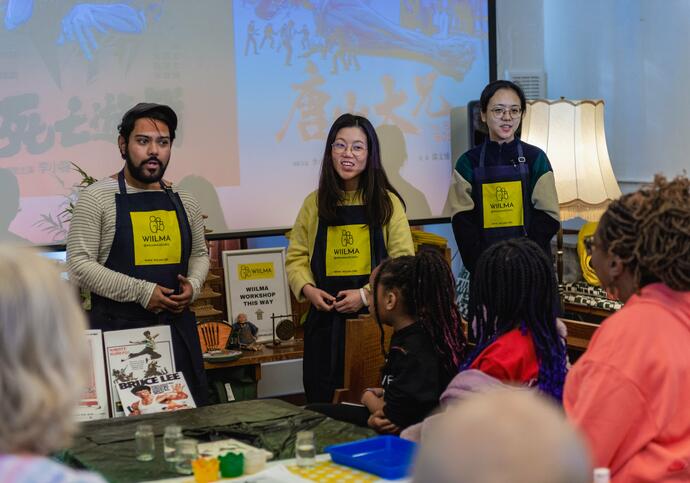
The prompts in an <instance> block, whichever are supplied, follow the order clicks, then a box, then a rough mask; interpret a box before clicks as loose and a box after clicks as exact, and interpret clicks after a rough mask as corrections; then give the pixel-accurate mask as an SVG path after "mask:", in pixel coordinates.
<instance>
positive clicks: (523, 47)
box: [477, 0, 550, 98]
mask: <svg viewBox="0 0 690 483" xmlns="http://www.w3.org/2000/svg"><path fill="white" fill-rule="evenodd" d="M549 1H550V0H549ZM543 10H544V1H543V0H520V1H516V0H496V67H497V69H496V71H497V73H498V77H499V79H502V78H504V77H505V72H506V71H507V70H509V69H518V70H544V16H543V14H542V12H543ZM477 98H479V93H477Z"/></svg>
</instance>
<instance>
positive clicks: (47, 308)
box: [0, 245, 103, 483]
mask: <svg viewBox="0 0 690 483" xmlns="http://www.w3.org/2000/svg"><path fill="white" fill-rule="evenodd" d="M69 291H70V290H69V287H68V285H67V283H66V282H64V281H63V280H62V279H61V277H60V273H59V272H58V270H57V268H56V267H54V266H53V264H52V262H50V261H48V260H47V259H44V258H42V257H41V256H40V255H38V254H37V253H35V252H34V251H32V250H29V249H26V248H17V247H10V246H5V245H1V246H0V388H1V389H0V414H2V415H3V416H2V417H0V481H2V482H3V483H23V482H27V483H28V482H31V483H41V482H51V483H76V482H80V483H97V482H103V480H102V479H101V478H100V477H99V476H98V475H95V474H92V473H87V472H80V471H74V470H71V469H69V468H67V467H65V466H62V465H60V464H59V463H57V462H55V461H52V460H50V459H49V458H47V457H46V456H47V455H49V454H50V453H52V452H54V451H57V450H59V449H63V448H65V447H66V446H67V445H69V443H70V440H71V437H72V434H73V432H74V431H75V423H74V420H73V414H74V409H75V407H76V404H77V402H78V400H79V396H80V393H81V388H82V387H83V385H84V383H85V382H86V375H87V374H86V372H87V369H86V368H87V367H88V353H87V346H86V339H85V337H84V330H85V329H86V321H85V319H84V315H83V313H82V310H81V308H80V306H79V304H78V303H77V299H76V295H74V296H69V293H68V292H69ZM66 293H68V296H66Z"/></svg>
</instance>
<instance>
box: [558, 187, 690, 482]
mask: <svg viewBox="0 0 690 483" xmlns="http://www.w3.org/2000/svg"><path fill="white" fill-rule="evenodd" d="M587 242H588V243H586V245H587V246H588V247H589V251H590V253H591V256H592V265H593V267H594V269H595V270H596V272H597V276H598V277H599V280H600V281H601V283H602V285H603V286H604V287H605V288H606V289H607V290H608V291H609V292H610V293H611V294H612V295H614V296H616V297H617V298H619V299H620V300H621V301H623V302H625V306H624V307H623V308H622V309H621V310H619V311H618V312H617V313H615V314H614V315H612V316H611V317H609V318H608V319H606V320H605V321H604V322H603V323H602V325H601V327H600V328H599V329H597V331H596V333H595V334H594V337H592V340H591V342H590V344H589V347H588V349H587V351H586V352H585V353H584V355H583V356H582V357H581V358H580V359H579V360H578V361H577V363H576V364H575V365H574V366H573V368H572V369H571V370H570V372H569V374H568V376H567V378H566V384H565V389H564V396H563V405H564V407H565V410H566V413H567V415H568V418H569V419H570V421H571V422H572V423H574V424H575V425H576V426H577V427H579V429H580V430H581V431H582V432H583V434H584V435H585V437H586V439H587V440H588V442H589V445H590V449H591V452H592V457H593V459H594V465H595V466H605V467H608V468H610V470H611V476H612V478H611V479H612V481H613V482H614V483H615V482H632V481H634V482H652V481H654V482H659V481H662V482H663V481H666V482H670V481H690V409H689V408H690V406H689V403H688V401H690V384H689V383H688V378H689V377H690V350H688V348H689V347H690V180H688V178H686V177H677V178H676V179H674V180H672V181H667V180H666V179H665V178H664V177H662V176H656V178H655V179H654V182H653V183H652V184H651V185H650V186H648V187H645V188H643V189H641V190H640V191H637V192H635V193H631V194H627V195H624V196H622V197H621V198H620V199H619V200H616V201H614V202H612V203H611V204H610V205H609V207H608V209H607V210H606V212H605V213H604V215H603V216H602V217H601V221H600V222H599V226H598V228H597V231H596V233H595V234H594V237H593V238H592V239H589V240H587Z"/></svg>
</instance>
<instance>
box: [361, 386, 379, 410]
mask: <svg viewBox="0 0 690 483" xmlns="http://www.w3.org/2000/svg"><path fill="white" fill-rule="evenodd" d="M382 398H383V388H381V387H371V388H368V389H367V390H366V391H364V392H363V393H362V399H361V400H360V402H361V403H362V404H364V405H365V406H366V407H369V404H377V403H378V401H379V400H381V399H382ZM367 403H369V404H367Z"/></svg>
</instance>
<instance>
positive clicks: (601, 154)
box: [521, 99, 621, 221]
mask: <svg viewBox="0 0 690 483" xmlns="http://www.w3.org/2000/svg"><path fill="white" fill-rule="evenodd" d="M521 138H522V140H523V141H525V142H526V143H529V144H533V145H535V146H538V147H540V148H541V149H542V150H544V152H545V153H546V155H547V156H548V157H549V161H551V166H552V167H553V173H554V177H555V179H556V192H557V193H558V202H559V204H560V207H561V219H562V220H567V219H570V218H575V217H578V216H579V217H580V218H583V219H585V220H587V221H597V220H599V218H600V217H601V215H602V214H603V213H604V211H605V210H606V207H607V206H608V204H609V203H610V202H611V201H612V200H614V199H616V198H618V197H619V196H620V195H621V190H620V188H619V187H618V182H617V181H616V178H615V176H614V174H613V169H612V168H611V160H610V159H609V153H608V149H606V135H605V133H604V101H602V100H582V101H571V100H567V99H560V100H556V101H550V100H542V99H539V100H533V101H527V111H526V113H525V117H524V119H523V121H522V137H521Z"/></svg>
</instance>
